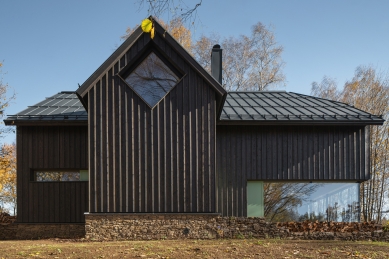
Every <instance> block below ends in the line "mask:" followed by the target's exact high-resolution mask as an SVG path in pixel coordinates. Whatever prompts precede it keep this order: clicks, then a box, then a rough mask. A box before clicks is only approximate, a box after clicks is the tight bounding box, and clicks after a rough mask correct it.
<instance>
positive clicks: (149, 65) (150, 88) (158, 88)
mask: <svg viewBox="0 0 389 259" xmlns="http://www.w3.org/2000/svg"><path fill="white" fill-rule="evenodd" d="M178 79H179V78H178V77H177V75H176V74H175V73H174V72H173V71H172V70H171V69H170V68H169V67H168V66H167V65H166V64H165V63H164V62H163V61H162V60H161V59H160V58H159V57H158V56H157V55H156V54H155V53H154V52H151V53H150V54H149V55H148V56H147V57H146V58H145V59H144V60H143V61H142V63H141V64H140V65H139V66H137V67H136V68H135V70H133V71H132V72H131V73H130V75H129V76H127V78H126V79H125V81H126V82H127V83H128V84H129V85H130V86H131V87H132V88H133V89H134V91H135V92H136V93H137V94H138V95H139V96H140V97H142V99H143V100H144V101H145V102H146V103H147V104H148V105H149V106H150V107H151V108H153V107H154V106H155V105H156V104H157V103H158V102H159V101H160V100H162V98H163V97H165V95H167V94H168V93H169V91H170V90H171V89H172V88H173V87H174V86H175V85H176V84H177V81H178Z"/></svg>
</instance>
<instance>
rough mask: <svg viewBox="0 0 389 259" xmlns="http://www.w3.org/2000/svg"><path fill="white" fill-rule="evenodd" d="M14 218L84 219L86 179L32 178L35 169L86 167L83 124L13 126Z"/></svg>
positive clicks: (24, 219)
mask: <svg viewBox="0 0 389 259" xmlns="http://www.w3.org/2000/svg"><path fill="white" fill-rule="evenodd" d="M16 141H17V212H18V213H17V222H20V223H33V222H38V223H39V222H40V223H50V222H62V223H76V222H84V221H85V218H84V212H85V211H87V210H88V182H33V181H30V179H31V178H30V176H31V173H32V172H33V170H34V169H37V170H61V169H65V170H66V169H69V170H79V169H88V150H87V147H88V138H87V127H86V126H51V127H48V126H17V136H16Z"/></svg>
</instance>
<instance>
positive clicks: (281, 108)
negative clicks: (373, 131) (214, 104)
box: [218, 91, 384, 125]
mask: <svg viewBox="0 0 389 259" xmlns="http://www.w3.org/2000/svg"><path fill="white" fill-rule="evenodd" d="M383 122H384V119H383V118H382V117H381V116H376V115H372V114H369V113H367V112H365V111H362V110H359V109H357V108H355V107H353V106H350V105H347V104H345V103H341V102H336V101H331V100H327V99H323V98H317V97H313V96H308V95H303V94H297V93H290V92H284V91H262V92H229V93H228V95H227V98H226V101H225V103H224V106H223V111H222V114H221V116H220V121H219V122H218V124H220V125H221V124H226V125H227V124H228V125H231V124H235V125H242V124H260V125H263V124H291V123H293V124H308V125H312V124H326V125H330V124H334V125H335V124H342V125H345V124H349V125H356V124H359V125H367V124H369V125H373V124H376V125H382V123H383Z"/></svg>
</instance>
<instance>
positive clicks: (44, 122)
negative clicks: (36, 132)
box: [4, 119, 88, 126]
mask: <svg viewBox="0 0 389 259" xmlns="http://www.w3.org/2000/svg"><path fill="white" fill-rule="evenodd" d="M4 124H5V125H6V126H58V125H61V126H83V125H85V126H87V125H88V120H16V119H5V120H4Z"/></svg>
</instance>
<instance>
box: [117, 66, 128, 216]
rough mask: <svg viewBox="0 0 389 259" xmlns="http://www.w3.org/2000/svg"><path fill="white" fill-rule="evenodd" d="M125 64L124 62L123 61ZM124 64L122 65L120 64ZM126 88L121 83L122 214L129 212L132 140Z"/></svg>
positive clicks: (120, 207) (120, 82)
mask: <svg viewBox="0 0 389 259" xmlns="http://www.w3.org/2000/svg"><path fill="white" fill-rule="evenodd" d="M123 62H124V61H123ZM120 64H122V63H120ZM126 88H127V86H126V85H125V84H124V83H123V82H122V81H119V89H120V120H119V123H120V126H119V129H120V139H119V142H120V172H119V173H120V177H121V179H120V184H121V186H120V206H119V209H120V210H119V211H120V212H127V211H128V205H127V204H128V201H127V200H128V192H127V191H128V178H129V171H128V168H127V161H128V160H127V154H128V144H131V142H130V143H128V142H129V141H130V140H129V139H127V136H128V135H127V134H128V133H127V131H128V123H127V120H128V116H127V113H126V111H127V109H126V108H127V98H126Z"/></svg>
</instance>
